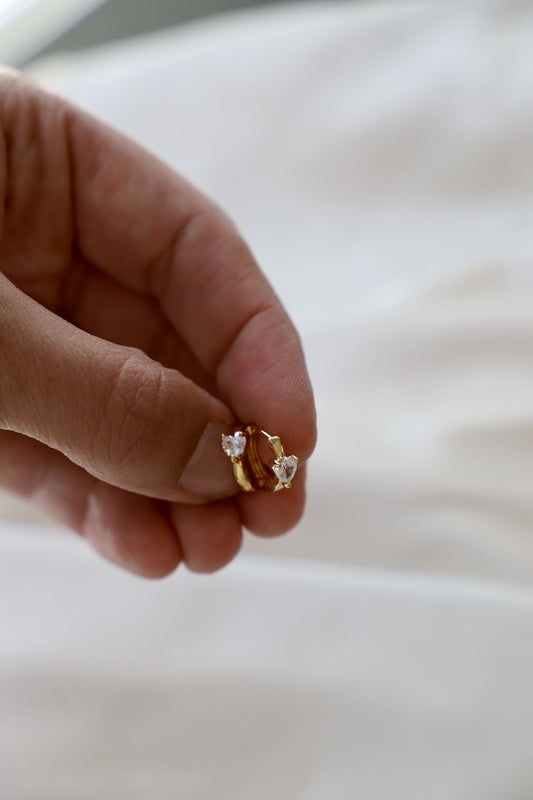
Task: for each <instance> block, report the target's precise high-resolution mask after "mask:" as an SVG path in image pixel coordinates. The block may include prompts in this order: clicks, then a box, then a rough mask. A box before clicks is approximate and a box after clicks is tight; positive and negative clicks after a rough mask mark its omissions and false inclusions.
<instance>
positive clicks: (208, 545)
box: [169, 500, 242, 573]
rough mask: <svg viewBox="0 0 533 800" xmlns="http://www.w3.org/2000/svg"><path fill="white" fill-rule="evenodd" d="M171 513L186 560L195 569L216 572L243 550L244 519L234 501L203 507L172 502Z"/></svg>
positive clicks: (203, 571) (188, 566)
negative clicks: (242, 526) (241, 517)
mask: <svg viewBox="0 0 533 800" xmlns="http://www.w3.org/2000/svg"><path fill="white" fill-rule="evenodd" d="M169 516H170V519H171V521H172V524H173V525H174V527H175V529H176V531H177V535H178V537H179V540H180V543H181V549H182V553H183V561H184V563H185V565H186V566H187V568H188V569H189V570H191V572H199V573H213V572H216V571H217V570H219V569H222V568H223V567H225V566H226V565H227V564H229V562H230V561H232V560H233V558H234V557H235V556H236V555H237V553H238V552H239V550H240V549H241V544H242V530H241V522H240V517H239V512H238V509H237V507H236V506H235V504H234V503H233V502H232V501H229V500H226V501H218V502H214V503H209V504H206V505H203V506H198V505H184V504H170V505H169Z"/></svg>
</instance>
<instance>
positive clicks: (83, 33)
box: [0, 0, 313, 67]
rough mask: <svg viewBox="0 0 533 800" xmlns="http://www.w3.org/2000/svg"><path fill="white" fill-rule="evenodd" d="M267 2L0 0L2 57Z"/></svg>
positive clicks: (16, 61)
mask: <svg viewBox="0 0 533 800" xmlns="http://www.w3.org/2000/svg"><path fill="white" fill-rule="evenodd" d="M312 1H313V0H305V2H307V3H309V2H312ZM270 2H272V0H152V1H151V2H146V0H0V62H3V63H9V64H11V65H12V66H16V67H20V66H23V65H24V64H25V63H27V62H28V61H29V60H30V59H32V58H34V57H35V56H38V55H42V54H43V53H50V52H60V51H62V50H77V49H79V48H84V47H91V46H93V45H97V44H101V43H103V42H108V41H112V40H114V39H123V38H126V37H128V36H135V35H138V34H141V33H146V32H148V31H154V30H159V29H162V28H167V27H170V26H172V25H177V24H179V23H183V22H189V21H191V20H194V19H200V18H202V17H206V16H209V15H212V14H218V13H221V12H224V11H233V10H238V9H241V8H251V7H254V6H261V5H266V4H268V3H270ZM281 2H283V0H281Z"/></svg>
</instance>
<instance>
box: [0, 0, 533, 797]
mask: <svg viewBox="0 0 533 800" xmlns="http://www.w3.org/2000/svg"><path fill="white" fill-rule="evenodd" d="M532 40H533V6H532V4H531V3H530V2H528V1H527V0H522V2H520V0H515V2H503V1H502V2H483V3H477V2H472V3H465V2H457V3H454V2H442V3H422V4H421V3H412V4H404V3H400V2H398V3H394V4H388V3H382V2H380V3H375V4H365V3H349V2H345V3H323V4H310V3H304V4H302V5H301V6H298V7H297V6H294V7H290V6H289V7H283V8H282V7H280V8H271V9H267V10H263V11H260V12H258V11H256V12H253V13H251V12H249V13H247V14H243V15H240V16H230V17H227V18H225V19H217V20H213V21H208V22H205V23H202V24H198V25H195V26H189V27H187V28H184V29H181V30H176V31H169V32H167V33H165V34H162V35H157V36H150V37H147V38H144V39H139V40H138V41H134V42H127V43H124V44H119V45H115V46H111V47H106V48H104V49H102V50H100V51H96V52H94V53H92V54H82V55H80V56H73V57H71V58H60V59H55V60H53V61H49V62H47V63H42V64H40V65H37V66H36V67H35V69H34V74H35V75H36V76H38V77H39V78H40V79H42V80H44V81H46V82H47V83H48V84H49V85H50V86H51V87H53V88H56V89H57V90H59V91H60V92H61V93H63V94H64V95H66V96H69V97H71V98H72V99H74V100H75V101H76V102H77V103H78V104H80V105H82V106H84V107H85V108H87V109H89V110H90V111H93V112H94V113H96V114H98V115H99V116H100V117H103V118H104V119H107V120H108V121H109V122H111V123H112V124H114V125H116V126H118V127H120V128H122V129H123V130H125V131H126V132H128V133H130V134H131V135H133V136H135V137H136V138H137V139H139V140H141V141H142V142H144V143H145V144H146V145H147V146H148V147H150V148H152V149H153V150H155V151H156V152H157V153H159V154H160V155H161V156H162V157H163V158H165V159H166V160H167V161H169V162H170V163H171V164H173V165H174V166H175V167H177V168H178V169H179V170H180V171H181V172H183V173H185V174H186V175H187V176H188V177H190V178H191V179H192V180H193V181H195V182H196V183H198V184H199V185H200V186H201V187H202V188H203V189H204V190H205V191H207V192H208V193H210V194H211V195H213V196H214V197H215V198H216V199H217V200H218V201H219V202H220V203H221V204H222V205H223V206H224V207H225V208H226V209H227V210H228V211H229V212H230V214H231V215H232V216H233V218H234V219H235V220H236V221H237V222H238V224H239V225H240V227H241V229H242V230H243V233H244V234H245V236H246V238H247V239H248V240H249V241H250V243H251V245H252V247H253V249H254V251H255V253H256V255H257V257H258V259H259V261H260V263H261V264H262V266H263V267H264V269H265V271H266V272H267V274H268V275H269V277H270V279H271V280H272V282H273V283H274V285H275V287H276V289H277V290H278V292H279V293H280V295H281V296H282V298H283V299H284V301H285V302H286V305H287V306H288V308H289V310H290V312H291V314H292V315H293V317H294V319H295V321H296V322H297V324H298V326H299V328H300V331H301V333H302V337H303V341H304V345H305V347H306V351H307V355H308V359H309V364H310V368H311V372H312V375H313V378H314V382H315V388H316V392H317V401H318V407H319V420H320V442H319V447H318V449H317V453H316V455H315V457H314V458H313V461H312V463H311V464H310V482H309V505H308V513H307V515H306V517H305V519H304V520H303V522H302V523H301V525H300V526H299V528H298V529H297V531H295V532H294V533H293V534H291V535H289V536H287V537H285V538H284V539H280V540H279V541H276V542H272V541H268V542H261V541H259V540H254V539H251V538H250V539H249V540H248V542H247V548H248V549H249V550H255V551H256V553H258V552H259V551H263V552H265V553H266V552H269V553H271V554H276V555H277V556H282V555H291V556H293V559H292V560H286V559H285V561H283V560H279V561H274V562H270V561H264V560H261V561H258V560H254V559H250V558H249V557H248V558H247V557H245V558H244V559H241V561H240V562H238V563H237V564H236V565H235V566H233V567H231V568H230V569H228V570H227V571H226V572H224V573H222V574H221V575H220V576H216V577H213V578H204V579H199V578H193V577H191V576H187V575H186V573H184V572H183V573H181V574H180V573H179V572H178V574H177V575H176V577H175V578H172V579H170V580H169V581H166V582H164V583H162V584H148V585H147V584H145V583H143V582H140V581H138V580H136V579H133V578H129V577H127V576H122V575H119V574H118V573H116V572H115V571H113V570H112V569H111V568H110V567H107V566H105V565H103V564H99V562H98V561H97V560H96V559H95V558H91V557H89V556H88V555H87V553H86V552H85V550H84V548H83V547H82V545H81V544H80V543H79V542H77V541H74V540H71V539H66V538H64V537H63V536H61V535H60V534H59V533H55V534H52V533H50V532H48V533H46V534H45V533H43V532H41V533H40V534H38V533H37V532H34V533H32V532H31V531H30V532H26V535H25V536H24V535H23V534H21V533H18V534H17V533H16V532H10V531H4V532H3V535H2V537H1V538H0V548H1V557H0V564H1V566H0V570H1V571H0V576H1V580H0V609H1V610H2V619H1V624H2V627H3V634H4V635H3V637H2V639H3V641H2V643H1V644H0V675H1V676H2V677H1V680H2V690H3V693H4V697H3V698H2V704H3V708H5V709H6V712H5V714H3V716H2V718H1V720H0V726H2V728H3V729H4V730H3V731H2V732H3V733H5V737H4V738H5V744H4V747H3V750H4V753H5V758H4V764H3V769H4V773H5V775H6V779H7V785H8V787H9V791H8V792H7V794H8V795H9V796H10V797H15V798H17V800H19V799H20V800H26V798H39V800H41V799H42V800H48V798H50V800H51V798H54V800H62V798H69V799H70V798H86V797H87V798H89V797H91V798H93V797H96V796H98V797H110V798H119V799H120V798H122V797H124V798H128V800H136V798H137V797H138V798H141V797H142V798H145V797H147V796H153V797H157V798H167V797H168V798H171V797H172V798H174V797H186V798H202V799H203V798H212V797H216V798H220V799H221V800H223V798H226V797H227V798H232V800H234V799H235V798H240V797H243V798H244V797H246V798H252V797H253V798H262V797H265V798H267V797H268V798H271V797H290V798H291V800H292V799H293V798H294V799H295V800H300V798H301V799H302V800H304V798H305V800H314V798H324V797H335V798H353V797H361V798H372V800H382V799H383V800H385V799H387V800H388V798H391V797H394V798H395V799H396V800H404V798H405V799H406V800H407V799H408V800H418V798H420V800H428V798H431V800H440V798H443V800H444V798H445V799H446V800H463V798H464V800H477V799H478V798H479V800H492V798H494V800H496V799H498V800H500V799H501V798H513V800H514V798H516V799H517V800H518V799H519V798H520V799H521V798H526V797H530V796H531V795H532V794H533V766H532V764H531V758H530V744H529V743H530V741H531V735H532V733H533V730H532V728H533V725H532V722H531V720H532V719H533V717H532V714H531V711H532V709H531V708H530V705H531V691H530V684H531V678H530V676H531V674H532V669H531V666H532V661H533V636H532V632H533V631H532V627H533V615H532V603H533V593H532V589H531V579H532V577H533V492H532V489H531V486H532V484H531V474H532V466H531V465H532V463H533V436H532V431H533V369H532V358H533V313H532V309H533V283H532V268H531V260H532V256H531V251H532V248H531V243H532V239H533V234H532V232H531V217H532V213H531V212H532V211H533V199H532V198H533V193H532V187H533V105H532V103H531V96H532V92H531V90H532V89H533V56H532V48H531V42H532ZM45 537H48V538H45ZM49 539H50V540H49ZM256 558H257V555H256ZM324 560H330V561H331V562H334V563H332V564H330V565H329V566H326V565H325V564H323V563H319V562H323V561H324ZM340 562H345V564H344V565H342V564H341V563H340ZM346 562H351V564H352V566H347V565H346ZM354 564H357V565H359V566H357V567H355V566H353V565H354ZM384 568H387V569H386V570H385V569H384ZM431 572H432V573H440V574H439V575H436V574H434V575H433V577H431V578H430V577H429V576H428V574H429V573H431ZM417 573H418V574H417ZM29 764H32V765H34V767H33V769H32V770H31V771H29V770H28V769H26V768H25V765H29Z"/></svg>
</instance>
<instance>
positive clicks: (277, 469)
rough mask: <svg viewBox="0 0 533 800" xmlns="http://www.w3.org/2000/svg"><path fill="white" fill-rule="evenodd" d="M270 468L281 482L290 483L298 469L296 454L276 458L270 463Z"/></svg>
mask: <svg viewBox="0 0 533 800" xmlns="http://www.w3.org/2000/svg"><path fill="white" fill-rule="evenodd" d="M272 469H273V471H274V475H275V476H276V478H277V479H278V480H279V481H281V482H282V483H290V482H291V481H292V479H293V478H294V474H295V472H296V470H297V469H298V459H297V458H296V456H285V457H284V458H277V459H276V460H275V461H274V463H273V464H272Z"/></svg>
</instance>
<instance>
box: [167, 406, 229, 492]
mask: <svg viewBox="0 0 533 800" xmlns="http://www.w3.org/2000/svg"><path fill="white" fill-rule="evenodd" d="M226 433H231V426H230V425H227V424H226V423H224V422H209V423H208V424H207V425H206V427H205V428H204V432H203V433H202V435H201V437H200V440H199V442H198V445H197V447H196V450H195V451H194V453H193V455H192V457H191V459H190V460H189V463H188V464H187V466H186V467H185V469H184V470H183V472H182V473H181V478H180V481H179V483H180V486H181V487H182V488H183V489H185V491H186V492H189V493H190V494H193V495H197V496H198V497H204V498H205V499H206V500H218V499H220V498H222V497H229V496H230V495H232V494H236V492H237V490H238V488H239V487H238V486H237V484H236V482H235V476H234V474H233V468H232V466H231V461H230V460H229V458H228V457H227V456H226V455H225V453H224V451H223V450H222V441H221V437H222V434H226Z"/></svg>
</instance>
